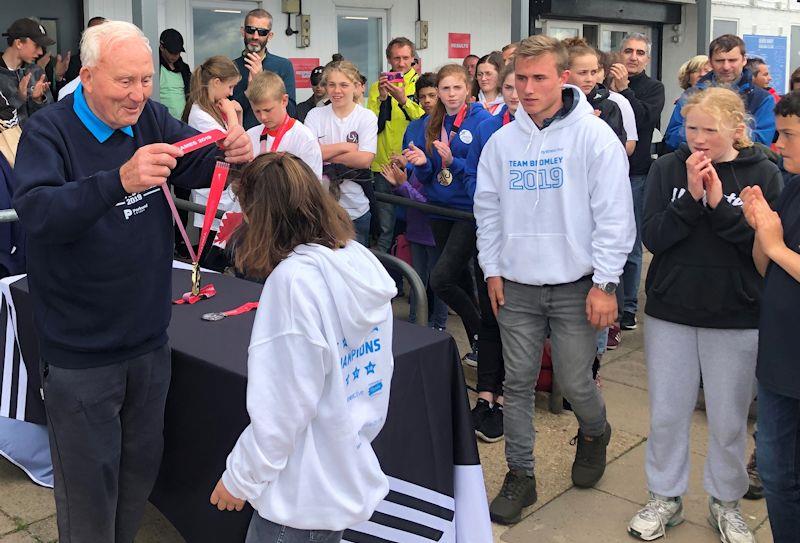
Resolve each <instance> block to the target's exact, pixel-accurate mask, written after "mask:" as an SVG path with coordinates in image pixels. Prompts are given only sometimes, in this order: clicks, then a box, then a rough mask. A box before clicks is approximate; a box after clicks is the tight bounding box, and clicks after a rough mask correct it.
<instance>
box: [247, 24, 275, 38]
mask: <svg viewBox="0 0 800 543" xmlns="http://www.w3.org/2000/svg"><path fill="white" fill-rule="evenodd" d="M244 31H245V32H246V33H248V34H255V33H258V35H259V36H261V37H264V36H268V35H269V33H270V32H272V29H271V28H259V27H257V26H250V25H247V26H245V27H244Z"/></svg>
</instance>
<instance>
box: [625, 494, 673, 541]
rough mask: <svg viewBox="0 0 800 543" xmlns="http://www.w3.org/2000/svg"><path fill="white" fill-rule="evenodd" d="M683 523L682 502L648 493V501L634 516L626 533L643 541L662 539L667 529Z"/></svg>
mask: <svg viewBox="0 0 800 543" xmlns="http://www.w3.org/2000/svg"><path fill="white" fill-rule="evenodd" d="M681 522H683V500H681V498H680V496H679V497H677V498H667V497H666V496H659V495H658V494H653V493H652V492H651V493H650V501H648V502H647V505H645V506H644V507H643V508H641V509H639V512H638V513H636V515H634V517H633V518H632V519H631V522H630V524H628V533H629V534H631V535H632V536H633V537H637V538H639V539H641V540H643V541H652V540H654V539H658V538H659V537H663V536H664V533H665V532H666V531H667V528H671V527H673V526H677V525H678V524H680V523H681Z"/></svg>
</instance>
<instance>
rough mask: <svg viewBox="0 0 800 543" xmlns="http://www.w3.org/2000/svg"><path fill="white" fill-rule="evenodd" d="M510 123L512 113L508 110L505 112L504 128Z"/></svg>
mask: <svg viewBox="0 0 800 543" xmlns="http://www.w3.org/2000/svg"><path fill="white" fill-rule="evenodd" d="M510 122H511V113H510V112H509V111H508V109H506V110H505V112H503V126H505V125H507V124H508V123H510Z"/></svg>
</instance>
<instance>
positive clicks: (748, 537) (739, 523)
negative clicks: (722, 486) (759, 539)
mask: <svg viewBox="0 0 800 543" xmlns="http://www.w3.org/2000/svg"><path fill="white" fill-rule="evenodd" d="M708 511H709V515H708V523H709V524H711V526H712V527H713V528H714V529H715V530H716V531H717V532H719V539H720V541H722V543H756V538H755V536H754V535H753V532H751V531H750V528H749V527H748V526H747V523H746V522H745V521H744V517H742V511H741V510H740V509H739V502H738V501H732V502H723V501H720V500H718V499H716V498H712V497H709V498H708Z"/></svg>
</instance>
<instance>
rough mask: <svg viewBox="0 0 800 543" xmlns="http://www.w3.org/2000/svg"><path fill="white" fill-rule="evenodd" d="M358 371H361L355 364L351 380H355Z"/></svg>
mask: <svg viewBox="0 0 800 543" xmlns="http://www.w3.org/2000/svg"><path fill="white" fill-rule="evenodd" d="M359 373H361V370H359V369H358V366H356V369H354V370H353V381H355V380H356V379H358V374H359Z"/></svg>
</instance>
